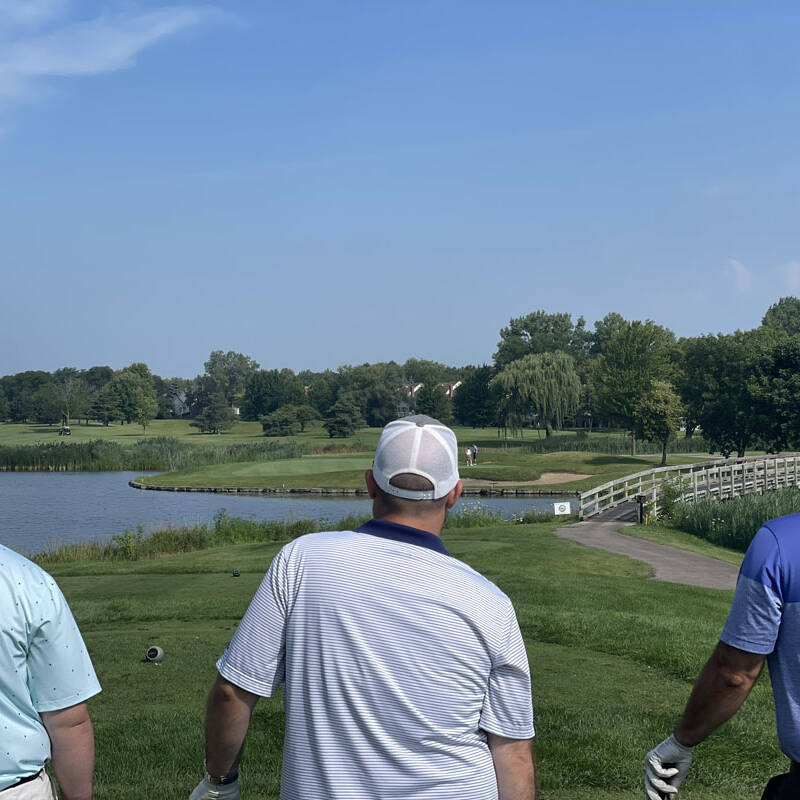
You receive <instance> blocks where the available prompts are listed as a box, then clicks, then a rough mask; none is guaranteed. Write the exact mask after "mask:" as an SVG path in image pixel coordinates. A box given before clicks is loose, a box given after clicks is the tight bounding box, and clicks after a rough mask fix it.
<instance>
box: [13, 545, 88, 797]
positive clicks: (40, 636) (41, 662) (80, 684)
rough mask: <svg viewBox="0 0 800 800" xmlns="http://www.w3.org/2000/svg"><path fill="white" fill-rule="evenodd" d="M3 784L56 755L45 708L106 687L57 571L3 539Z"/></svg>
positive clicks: (31, 771) (64, 704)
mask: <svg viewBox="0 0 800 800" xmlns="http://www.w3.org/2000/svg"><path fill="white" fill-rule="evenodd" d="M0 624H1V625H2V628H0V790H2V789H5V788H7V787H9V786H12V785H13V784H15V783H16V782H17V781H18V780H19V779H20V778H23V777H25V776H28V775H34V774H35V773H37V772H38V771H39V770H40V769H41V768H42V767H43V766H44V764H45V762H46V761H47V760H48V759H49V758H50V739H49V737H48V735H47V731H46V730H45V728H44V725H43V724H42V720H41V717H40V716H39V712H40V711H57V710H59V709H62V708H68V707H69V706H73V705H76V704H77V703H81V702H83V701H84V700H86V699H87V698H89V697H91V696H92V695H95V694H97V693H98V692H99V691H100V684H99V683H98V682H97V677H96V676H95V673H94V669H93V667H92V662H91V660H90V659H89V654H88V653H87V652H86V646H85V645H84V643H83V639H82V638H81V634H80V632H79V631H78V626H77V625H76V624H75V620H74V619H73V617H72V613H71V612H70V610H69V606H68V605H67V601H66V600H65V599H64V595H63V594H61V590H60V589H59V588H58V586H57V585H56V582H55V581H54V580H53V578H52V577H50V575H48V574H47V573H46V572H45V571H44V570H43V569H41V568H40V567H38V566H37V565H36V564H34V563H33V562H32V561H28V559H27V558H23V557H22V556H21V555H19V554H17V553H15V552H14V551H13V550H9V549H8V548H7V547H4V546H3V545H0Z"/></svg>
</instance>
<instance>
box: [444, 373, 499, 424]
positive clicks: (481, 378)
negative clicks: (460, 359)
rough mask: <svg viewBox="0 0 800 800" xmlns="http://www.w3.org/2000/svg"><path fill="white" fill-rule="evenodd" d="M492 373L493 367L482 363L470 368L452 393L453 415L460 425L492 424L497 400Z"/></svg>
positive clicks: (495, 413) (495, 414)
mask: <svg viewBox="0 0 800 800" xmlns="http://www.w3.org/2000/svg"><path fill="white" fill-rule="evenodd" d="M494 375H495V370H494V368H493V367H490V366H487V365H486V364H484V365H483V366H481V367H477V368H472V369H471V370H470V371H469V372H468V373H467V375H466V376H465V377H464V381H463V383H462V384H461V386H459V387H458V389H456V392H455V394H454V395H453V415H454V417H455V419H456V421H457V422H458V423H459V424H460V425H469V426H471V427H473V428H485V427H487V426H488V425H492V424H494V422H495V419H496V416H497V403H498V401H499V397H498V393H497V390H495V389H493V388H492V385H491V382H492V378H493V377H494Z"/></svg>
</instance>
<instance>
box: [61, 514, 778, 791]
mask: <svg viewBox="0 0 800 800" xmlns="http://www.w3.org/2000/svg"><path fill="white" fill-rule="evenodd" d="M556 524H557V523H554V522H548V523H539V524H535V525H524V526H523V525H515V526H511V525H503V526H497V527H492V528H477V529H455V530H452V531H449V532H446V533H445V541H446V543H447V546H448V548H449V549H450V551H451V553H453V555H455V556H456V557H458V558H462V559H463V560H465V561H467V562H468V563H469V564H471V565H472V566H473V567H475V568H476V569H478V570H480V571H481V572H483V573H484V574H486V575H487V576H488V577H489V578H491V579H492V580H494V581H495V582H497V583H498V584H499V585H500V587H501V588H502V589H504V590H505V591H506V592H507V593H508V594H509V595H510V596H511V598H512V599H513V601H514V603H515V606H516V608H517V612H518V616H519V620H520V625H521V628H522V631H523V635H524V636H525V640H526V643H527V647H528V653H529V657H530V661H531V666H532V671H533V690H534V698H535V705H536V724H537V740H536V757H537V762H538V774H539V784H540V794H539V796H540V797H541V798H544V800H590V799H591V800H597V798H600V799H601V800H623V799H624V800H628V799H630V800H633V798H637V800H638V798H641V796H642V790H641V777H642V771H643V766H642V762H643V757H644V754H645V753H646V752H647V751H648V750H649V749H650V748H651V747H652V746H653V745H655V744H656V743H657V742H659V741H660V740H661V739H662V738H663V737H664V736H666V734H667V733H668V732H669V731H670V730H671V728H672V726H673V725H674V724H675V722H676V720H677V718H678V715H679V714H680V711H681V709H682V707H683V704H684V703H685V701H686V698H687V697H688V693H689V691H690V688H691V683H692V682H693V680H694V678H695V676H696V675H697V673H698V671H699V670H700V667H701V666H702V664H703V662H704V661H705V659H706V658H707V656H708V654H709V653H710V651H711V649H712V648H713V646H714V644H715V641H716V638H717V636H718V633H719V631H720V629H721V627H722V624H723V622H724V619H725V616H726V614H727V611H728V607H729V604H730V600H731V593H730V592H723V591H716V590H711V589H699V588H693V587H688V586H680V585H676V584H666V583H655V582H652V581H649V580H648V576H649V575H650V568H649V567H648V566H647V565H644V564H642V563H640V562H635V561H632V560H630V559H627V558H624V557H622V556H616V555H612V554H608V553H604V552H602V551H599V550H593V549H590V548H585V547H581V546H580V545H578V544H575V543H573V542H569V541H565V540H560V539H556V538H555V537H554V536H553V535H552V530H553V529H554V528H555V527H556ZM277 549H278V546H277V545H274V544H247V545H237V546H231V547H225V548H216V549H211V550H204V551H198V552H193V553H186V554H179V555H173V556H166V557H163V558H159V559H155V560H151V561H143V562H131V563H121V564H120V563H114V564H107V563H103V564H97V563H95V564H92V563H89V564H66V565H63V566H62V565H54V566H53V567H51V571H52V572H53V573H54V574H55V575H56V577H57V578H58V581H59V583H60V585H61V586H62V588H63V589H64V591H65V593H66V595H67V597H68V599H69V601H70V603H71V605H72V607H73V610H74V612H75V614H76V617H77V619H78V621H79V623H80V624H81V627H82V630H83V632H84V635H85V638H86V641H87V644H88V646H89V648H90V650H91V652H92V657H93V659H94V661H95V665H96V668H97V671H98V674H99V676H100V679H101V682H102V683H103V686H104V691H103V693H102V694H101V695H99V696H98V697H97V698H95V699H93V700H92V701H90V707H91V712H92V716H93V719H94V721H95V726H96V731H97V749H98V766H97V796H98V797H101V798H106V797H109V798H124V799H127V798H130V800H134V798H139V797H140V796H141V794H142V791H143V789H144V787H151V789H152V790H153V791H155V787H158V789H157V794H158V796H159V797H163V798H184V799H185V797H186V796H187V795H188V792H189V791H190V789H191V788H192V786H193V785H194V784H195V782H196V781H197V780H198V778H199V773H200V769H201V766H202V748H203V744H202V742H203V733H202V719H203V707H204V698H205V695H206V692H207V691H208V689H209V687H210V685H211V682H212V680H213V677H214V674H215V668H214V662H215V660H216V658H217V657H218V656H219V655H220V653H221V652H222V650H223V649H224V647H225V645H226V643H227V642H228V640H229V638H230V636H231V635H232V632H233V630H234V626H235V625H236V623H237V621H238V619H239V618H240V616H241V615H242V613H243V612H244V610H245V609H246V607H247V605H248V603H249V601H250V598H251V596H252V594H253V592H254V590H255V588H256V586H257V585H258V583H259V581H260V580H261V577H262V575H263V573H264V571H265V569H266V567H267V565H268V564H269V561H270V559H271V558H272V556H273V555H274V554H275V552H276V551H277ZM234 567H236V568H238V569H240V570H241V571H242V576H241V577H240V578H232V577H231V570H232V568H234ZM154 643H155V644H159V645H161V646H162V647H163V648H164V650H165V652H166V657H165V659H164V661H163V662H162V664H160V665H158V666H157V665H153V664H146V663H143V661H142V658H143V654H144V651H145V648H146V647H147V646H148V645H150V644H154ZM282 735H283V717H282V712H281V703H280V699H272V700H265V701H262V702H260V703H259V705H258V706H257V708H256V711H255V715H254V718H253V723H252V728H251V731H250V735H249V737H248V744H247V748H246V751H245V756H244V762H243V776H244V777H243V779H242V790H243V793H244V796H245V797H246V798H250V799H251V800H265V798H269V799H270V800H274V798H277V794H278V791H279V766H280V751H281V742H282ZM785 765H786V762H785V759H783V758H782V757H781V756H780V754H779V752H778V749H777V743H776V737H775V732H774V709H773V707H772V700H771V694H770V691H769V686H768V683H767V682H766V681H765V680H763V679H762V680H761V681H759V683H758V685H757V686H756V688H755V689H754V691H753V694H752V696H751V697H750V699H749V700H748V701H747V703H746V704H745V706H744V708H743V709H742V711H741V712H740V713H739V715H737V717H736V718H735V719H734V720H733V721H732V722H730V723H729V724H727V725H726V726H724V727H723V728H722V729H721V730H720V731H719V732H717V734H715V735H714V736H713V737H712V738H711V739H710V740H709V741H708V742H707V743H704V744H702V745H700V746H699V747H698V748H697V751H696V757H695V765H694V766H693V768H692V772H691V774H690V777H689V779H688V780H687V781H686V783H685V784H684V787H683V788H682V789H681V798H682V800H723V798H725V800H728V798H731V797H736V798H748V797H753V798H757V797H759V796H760V791H761V787H763V784H764V782H765V781H766V779H767V777H768V776H769V775H771V774H774V773H776V772H778V771H780V770H782V769H784V767H785Z"/></svg>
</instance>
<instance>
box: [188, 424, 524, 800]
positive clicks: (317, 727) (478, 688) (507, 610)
mask: <svg viewBox="0 0 800 800" xmlns="http://www.w3.org/2000/svg"><path fill="white" fill-rule="evenodd" d="M366 482H367V487H368V489H369V493H370V496H371V497H372V498H373V514H374V519H372V520H371V521H370V522H368V523H367V524H365V525H363V526H362V527H360V528H359V529H358V530H354V531H335V532H325V533H315V534H309V535H307V536H302V537H300V538H299V539H296V540H295V541H293V542H291V543H290V544H288V545H286V546H285V547H284V548H283V549H282V550H281V551H280V552H279V553H278V555H277V556H276V557H275V559H274V560H273V562H272V565H271V566H270V568H269V571H268V572H267V574H266V577H265V578H264V581H263V582H262V584H261V586H260V588H259V589H258V591H257V592H256V595H255V597H254V598H253V601H252V603H251V604H250V608H249V609H248V610H247V613H246V614H245V616H244V618H243V619H242V622H241V624H240V625H239V628H238V629H237V632H236V634H235V635H234V637H233V640H232V641H231V643H230V645H229V646H228V649H227V650H226V651H225V653H224V654H223V656H222V658H221V659H220V660H219V662H218V663H217V668H218V670H219V675H218V677H217V681H216V684H215V685H214V688H213V689H212V691H211V694H210V696H209V700H208V709H207V717H206V765H205V772H206V774H205V777H204V779H203V780H202V781H201V782H200V784H198V786H197V787H196V789H195V790H194V792H193V793H192V795H191V800H237V798H238V797H239V788H238V764H239V756H240V753H241V749H242V747H243V744H244V739H245V735H246V733H247V729H248V726H249V722H250V714H251V712H252V710H253V707H254V706H255V704H256V702H257V701H258V699H259V698H260V697H269V696H271V695H273V694H274V693H275V692H276V691H277V689H278V687H279V686H280V685H281V684H283V686H284V690H283V698H284V706H285V710H286V735H285V740H284V749H283V771H282V775H281V800H390V799H391V800H400V798H402V800H498V797H499V798H502V800H533V798H534V770H533V760H532V757H531V748H530V739H531V738H532V737H533V709H532V704H531V686H530V673H529V669H528V660H527V656H526V653H525V646H524V644H523V641H522V636H521V634H520V629H519V625H518V624H517V619H516V615H515V613H514V608H513V606H512V605H511V601H510V600H509V599H508V597H507V596H506V595H505V594H503V592H501V591H500V590H499V589H498V588H497V587H496V586H495V585H494V584H493V583H491V582H490V581H488V580H487V579H486V578H484V577H483V576H482V575H480V574H479V573H477V572H475V570H473V569H471V568H470V567H468V566H467V565H466V564H464V563H463V562H461V561H458V560H457V559H455V558H453V557H452V556H450V555H449V554H448V552H447V550H446V548H445V546H444V543H443V542H442V540H441V539H440V538H439V533H440V531H441V529H442V526H443V524H444V521H445V516H446V514H447V511H448V510H449V509H451V508H452V507H453V505H454V504H455V503H456V501H457V500H458V498H459V496H460V495H461V491H462V486H461V481H460V479H459V477H458V446H457V443H456V437H455V434H454V433H453V432H452V431H451V430H450V429H449V428H447V427H445V426H444V425H442V424H441V423H439V422H437V421H436V420H433V419H431V418H430V417H424V416H412V417H406V418H404V419H402V420H396V421H394V422H391V423H389V424H388V425H387V426H386V427H385V428H384V430H383V433H382V435H381V439H380V441H379V443H378V448H377V451H376V453H375V460H374V462H373V467H372V469H371V470H368V471H367V473H366ZM251 757H257V756H252V755H251Z"/></svg>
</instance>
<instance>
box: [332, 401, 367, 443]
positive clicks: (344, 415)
mask: <svg viewBox="0 0 800 800" xmlns="http://www.w3.org/2000/svg"><path fill="white" fill-rule="evenodd" d="M363 426H364V418H363V417H362V416H361V409H360V407H359V405H358V403H357V402H355V400H354V399H353V397H352V396H350V395H347V393H343V394H342V396H341V397H339V399H337V401H336V402H335V403H334V404H333V406H332V407H331V409H330V412H329V414H328V418H327V419H326V420H325V422H324V423H323V427H324V428H325V430H326V431H328V436H330V437H331V439H335V438H345V437H347V436H352V435H353V434H354V433H355V432H356V430H357V429H358V428H361V427H363Z"/></svg>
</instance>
